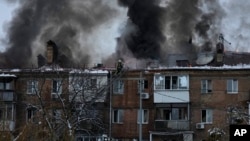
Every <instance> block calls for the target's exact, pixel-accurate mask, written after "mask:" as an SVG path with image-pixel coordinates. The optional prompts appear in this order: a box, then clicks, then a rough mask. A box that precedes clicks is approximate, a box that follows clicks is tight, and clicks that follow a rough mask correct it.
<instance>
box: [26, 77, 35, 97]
mask: <svg viewBox="0 0 250 141" xmlns="http://www.w3.org/2000/svg"><path fill="white" fill-rule="evenodd" d="M37 92H38V81H37V80H29V81H27V94H36V93H37Z"/></svg>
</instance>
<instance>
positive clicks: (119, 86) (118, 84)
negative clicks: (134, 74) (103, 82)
mask: <svg viewBox="0 0 250 141" xmlns="http://www.w3.org/2000/svg"><path fill="white" fill-rule="evenodd" d="M113 92H114V93H115V94H123V92H124V82H123V81H122V80H116V81H114V83H113Z"/></svg>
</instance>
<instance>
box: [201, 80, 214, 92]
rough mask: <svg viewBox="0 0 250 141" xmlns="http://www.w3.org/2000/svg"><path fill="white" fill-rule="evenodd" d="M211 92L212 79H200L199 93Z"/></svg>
mask: <svg viewBox="0 0 250 141" xmlns="http://www.w3.org/2000/svg"><path fill="white" fill-rule="evenodd" d="M204 87H205V88H204ZM212 92H213V85H212V80H211V79H202V80H201V93H202V94H207V93H212Z"/></svg>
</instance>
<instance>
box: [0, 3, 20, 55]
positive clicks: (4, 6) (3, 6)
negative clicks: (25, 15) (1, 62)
mask: <svg viewBox="0 0 250 141" xmlns="http://www.w3.org/2000/svg"><path fill="white" fill-rule="evenodd" d="M17 7H18V3H8V2H6V1H5V0H1V1H0V11H1V12H0V40H3V38H4V37H6V25H7V24H8V22H9V21H10V20H11V18H12V16H13V14H14V10H15V9H16V8H17ZM0 50H1V51H3V50H4V47H3V44H2V42H0Z"/></svg>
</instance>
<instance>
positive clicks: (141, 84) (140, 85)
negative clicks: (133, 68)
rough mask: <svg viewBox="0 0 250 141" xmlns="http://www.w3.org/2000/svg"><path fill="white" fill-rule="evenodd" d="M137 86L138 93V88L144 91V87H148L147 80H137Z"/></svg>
mask: <svg viewBox="0 0 250 141" xmlns="http://www.w3.org/2000/svg"><path fill="white" fill-rule="evenodd" d="M137 83H138V84H137V86H138V88H137V89H138V93H140V89H141V91H144V90H145V89H148V80H138V82H137Z"/></svg>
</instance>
